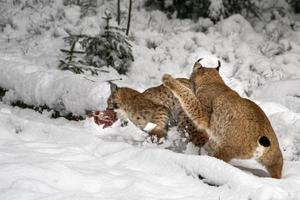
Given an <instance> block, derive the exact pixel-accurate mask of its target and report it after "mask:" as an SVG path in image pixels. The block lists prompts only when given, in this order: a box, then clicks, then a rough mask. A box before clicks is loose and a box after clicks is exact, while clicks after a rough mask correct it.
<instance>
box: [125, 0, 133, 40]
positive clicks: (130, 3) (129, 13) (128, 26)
mask: <svg viewBox="0 0 300 200" xmlns="http://www.w3.org/2000/svg"><path fill="white" fill-rule="evenodd" d="M131 7H132V0H129V10H128V21H127V29H126V35H128V33H129V28H130V20H131Z"/></svg>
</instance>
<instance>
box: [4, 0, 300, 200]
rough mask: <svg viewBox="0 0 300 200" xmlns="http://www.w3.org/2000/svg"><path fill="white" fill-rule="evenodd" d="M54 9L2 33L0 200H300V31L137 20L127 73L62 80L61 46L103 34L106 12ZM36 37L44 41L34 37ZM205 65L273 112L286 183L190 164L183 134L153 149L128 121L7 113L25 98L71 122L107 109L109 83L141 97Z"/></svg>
mask: <svg viewBox="0 0 300 200" xmlns="http://www.w3.org/2000/svg"><path fill="white" fill-rule="evenodd" d="M136 4H138V3H136ZM55 6H56V7H55ZM55 6H54V8H52V7H50V8H49V7H46V8H45V9H41V10H40V11H39V13H35V12H30V10H28V9H27V10H25V11H22V12H14V10H13V9H11V10H7V11H6V12H7V13H8V14H7V16H11V20H12V22H13V23H15V24H16V27H17V28H15V29H14V30H13V29H12V28H11V27H9V26H6V27H5V28H4V33H5V34H2V35H1V36H0V37H1V38H0V87H1V88H5V89H7V90H8V92H6V94H5V96H4V97H3V99H2V101H1V102H0V199H1V200H2V199H3V200H6V199H18V200H20V199H26V200H27V199H28V200H31V199H49V200H50V199H51V200H52V199H216V200H219V199H226V200H227V199H238V200H240V199H247V200H248V199H252V200H262V199H266V200H271V199H273V200H274V199H282V200H287V199H288V200H297V199H300V113H299V112H300V89H299V88H300V22H299V21H296V23H295V28H294V30H291V29H289V28H287V27H285V26H284V23H283V22H282V21H280V20H277V21H275V22H271V23H269V24H266V25H264V26H262V25H260V24H256V26H254V27H253V26H252V25H250V23H249V22H247V21H246V20H245V19H244V18H243V17H242V16H240V15H234V16H232V17H230V18H229V19H225V20H223V21H222V22H219V23H218V24H216V25H213V24H212V23H211V22H209V21H207V20H204V19H201V20H199V22H197V23H195V22H192V21H190V20H177V19H173V20H168V19H167V18H166V16H165V15H164V14H163V13H161V12H159V11H152V12H146V11H144V10H143V9H142V10H139V11H136V10H135V13H134V15H133V19H132V28H131V30H132V32H131V35H130V38H131V39H132V40H133V41H132V45H133V54H134V57H135V61H134V62H133V64H132V67H131V70H130V72H129V74H128V75H127V76H124V75H122V76H120V75H118V74H117V73H116V72H115V71H113V70H112V69H107V70H108V71H109V72H110V73H102V74H100V75H98V76H91V75H88V74H83V75H77V74H73V73H71V72H68V71H60V70H58V69H57V64H58V62H57V60H58V57H59V48H62V47H63V46H64V43H63V39H62V37H63V36H65V35H66V32H65V30H66V29H68V30H75V31H80V32H84V33H89V34H92V33H97V32H98V31H99V27H98V22H99V20H100V21H101V13H103V12H102V11H103V10H104V6H103V7H101V6H100V7H99V9H98V11H99V12H98V13H99V14H98V16H95V17H85V18H82V19H80V18H79V15H80V14H78V12H79V11H78V7H76V6H70V7H63V6H62V5H60V4H59V3H57V4H55ZM57 7H60V8H63V10H59V9H56V8H57ZM136 7H138V5H135V7H134V8H136ZM10 11H11V12H10ZM60 12H64V14H61V13H60ZM12 13H13V14H12ZM50 15H51V16H52V15H53V16H56V17H57V20H56V21H51V20H49V19H48V17H49V16H50ZM24 16H25V17H29V19H30V20H28V18H25V17H24ZM58 16H61V17H58ZM0 19H3V18H0ZM42 24H47V25H48V26H47V27H48V28H47V30H44V29H43V26H41V25H42ZM203 29H207V31H206V32H200V31H199V30H203ZM32 30H42V31H41V33H40V34H37V35H35V36H34V37H28V35H30V34H31V35H32ZM20 38H23V39H20ZM24 38H25V39H24ZM274 38H275V39H274ZM199 57H204V58H206V59H207V60H208V63H212V64H209V65H210V66H211V67H213V66H214V63H215V62H216V60H217V59H220V60H221V61H222V67H221V75H222V77H223V78H224V80H225V81H226V83H228V85H230V86H231V87H232V88H234V89H235V90H236V91H238V92H239V93H240V94H241V95H242V96H244V97H249V98H251V99H252V100H254V101H256V103H257V104H258V105H260V106H261V108H262V109H263V110H264V111H265V112H266V114H267V116H268V117H269V119H270V121H271V123H272V125H273V127H274V129H275V132H276V134H277V136H278V139H279V143H280V146H281V149H282V151H283V156H284V169H283V178H282V179H280V180H275V179H271V178H268V177H257V176H255V175H253V174H252V173H251V172H249V171H247V170H244V169H240V168H237V167H233V166H232V165H230V164H227V163H224V162H222V161H220V160H217V159H215V158H211V157H207V156H200V155H195V154H196V153H197V149H195V147H193V146H192V145H190V144H188V145H187V144H185V142H184V140H183V139H182V138H181V137H180V135H179V134H178V133H177V132H176V129H172V130H171V131H170V133H169V137H168V140H167V141H166V142H165V144H163V145H160V146H157V145H155V144H151V143H149V142H147V138H146V136H147V135H146V134H145V133H144V132H142V131H141V130H139V129H137V128H136V127H135V126H134V125H133V124H131V123H129V125H128V126H127V127H121V126H120V122H119V121H117V122H116V123H115V124H114V125H113V126H112V127H110V128H106V129H102V128H101V127H99V126H97V125H96V124H95V123H94V122H93V121H92V120H90V119H86V120H83V121H79V122H76V121H68V120H66V119H64V118H58V119H51V118H50V115H51V112H48V111H44V112H43V113H42V114H40V113H38V112H35V111H33V110H29V109H21V108H17V107H12V106H10V105H9V104H10V103H11V102H14V101H16V100H21V101H23V102H25V103H26V104H29V105H35V106H37V105H40V106H43V105H47V106H48V107H50V108H55V109H57V110H60V109H61V110H64V111H66V112H72V113H74V114H84V113H85V111H86V110H102V109H104V108H105V107H106V98H107V97H108V95H109V86H108V84H107V82H106V80H109V79H116V78H122V81H116V83H117V84H119V85H126V86H129V87H133V88H135V89H137V90H139V91H142V90H144V89H146V88H148V87H151V86H154V85H158V84H160V83H161V77H162V75H163V74H164V73H170V74H173V75H174V76H176V77H187V76H188V75H189V74H190V70H191V67H192V64H193V62H194V61H195V60H196V59H198V58H199ZM255 167H259V166H255ZM252 172H254V170H252ZM260 174H261V172H260ZM198 175H201V176H202V177H204V179H202V180H201V179H199V178H198Z"/></svg>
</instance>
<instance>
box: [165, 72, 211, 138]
mask: <svg viewBox="0 0 300 200" xmlns="http://www.w3.org/2000/svg"><path fill="white" fill-rule="evenodd" d="M163 84H164V86H165V87H167V88H168V89H170V90H171V91H172V93H173V94H174V96H175V97H176V98H177V99H178V100H179V102H180V105H181V107H182V109H183V110H184V111H185V113H186V114H187V115H188V117H189V118H190V119H191V120H192V122H193V123H194V125H195V126H196V127H197V129H198V130H200V131H204V130H205V131H207V133H208V132H209V117H208V113H207V112H205V109H203V107H202V105H201V103H200V102H199V100H198V99H197V97H196V96H195V94H194V93H193V92H192V91H191V90H190V89H189V88H187V87H185V86H184V85H183V84H181V83H180V82H179V81H177V80H176V79H174V78H173V77H172V76H171V75H168V74H166V75H164V76H163Z"/></svg>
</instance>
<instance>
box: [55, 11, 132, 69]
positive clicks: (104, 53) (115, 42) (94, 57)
mask: <svg viewBox="0 0 300 200" xmlns="http://www.w3.org/2000/svg"><path fill="white" fill-rule="evenodd" d="M103 19H104V20H105V27H104V32H103V33H102V34H99V35H96V36H95V37H92V36H88V35H74V34H70V36H68V37H67V38H66V40H67V41H68V44H69V45H70V50H61V51H62V52H63V53H65V54H66V56H65V59H64V60H61V62H60V65H59V68H60V69H63V70H70V71H73V72H74V73H82V72H84V71H89V72H91V73H92V74H98V72H99V71H101V70H100V68H102V67H104V66H108V67H113V68H114V69H115V70H116V71H117V72H118V73H120V74H125V73H126V72H127V71H128V69H129V67H130V65H131V63H132V61H134V58H133V55H132V51H131V45H130V43H129V42H128V38H127V36H126V35H125V34H124V29H122V28H120V27H117V26H111V25H110V20H111V19H112V17H111V13H109V12H105V16H104V17H103ZM76 45H79V46H80V48H81V49H82V51H76V50H75V46H76Z"/></svg>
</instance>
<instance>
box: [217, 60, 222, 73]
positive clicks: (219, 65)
mask: <svg viewBox="0 0 300 200" xmlns="http://www.w3.org/2000/svg"><path fill="white" fill-rule="evenodd" d="M220 67H221V61H220V60H218V67H217V68H216V69H217V71H219V70H220Z"/></svg>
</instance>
